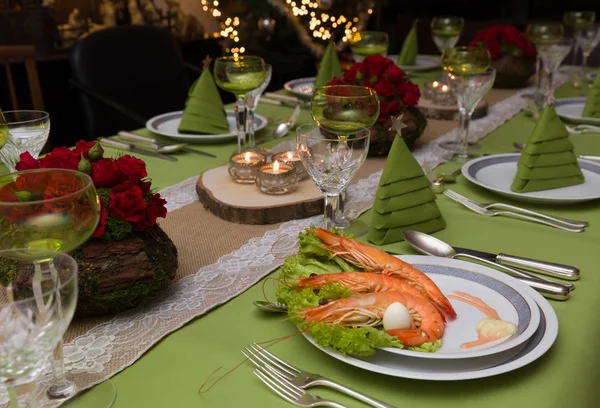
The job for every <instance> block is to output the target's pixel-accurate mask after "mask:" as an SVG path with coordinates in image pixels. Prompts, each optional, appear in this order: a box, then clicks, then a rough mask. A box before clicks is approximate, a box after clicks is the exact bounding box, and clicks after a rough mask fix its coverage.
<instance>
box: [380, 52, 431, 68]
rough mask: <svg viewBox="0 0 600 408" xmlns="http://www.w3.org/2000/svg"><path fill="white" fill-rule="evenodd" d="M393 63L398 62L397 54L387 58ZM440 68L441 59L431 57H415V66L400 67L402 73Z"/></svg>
mask: <svg viewBox="0 0 600 408" xmlns="http://www.w3.org/2000/svg"><path fill="white" fill-rule="evenodd" d="M387 57H388V58H389V59H391V60H392V61H394V63H395V62H396V61H397V60H398V54H390V55H388V56H387ZM441 67H442V59H441V58H440V57H435V56H432V55H417V64H416V65H400V68H402V69H403V70H404V71H430V70H432V69H437V68H441Z"/></svg>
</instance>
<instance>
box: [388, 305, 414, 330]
mask: <svg viewBox="0 0 600 408" xmlns="http://www.w3.org/2000/svg"><path fill="white" fill-rule="evenodd" d="M410 326H411V320H410V313H408V309H407V308H406V306H404V305H403V304H402V303H400V302H394V303H392V304H391V305H389V306H388V307H387V309H385V312H383V328H384V329H385V330H394V329H410Z"/></svg>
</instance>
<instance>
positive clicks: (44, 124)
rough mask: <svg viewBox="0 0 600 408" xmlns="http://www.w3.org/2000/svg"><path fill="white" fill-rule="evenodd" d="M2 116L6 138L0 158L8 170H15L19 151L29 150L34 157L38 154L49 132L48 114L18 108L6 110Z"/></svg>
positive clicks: (0, 151)
mask: <svg viewBox="0 0 600 408" xmlns="http://www.w3.org/2000/svg"><path fill="white" fill-rule="evenodd" d="M4 117H5V120H6V123H7V126H8V139H7V140H6V144H5V147H4V148H3V149H2V150H0V159H1V160H2V162H3V163H4V164H5V165H6V167H8V169H9V170H10V171H15V165H16V164H17V163H18V162H19V160H20V155H21V153H25V152H29V153H30V154H31V155H32V156H33V157H34V158H37V157H38V156H39V154H40V152H41V151H42V149H43V148H44V145H45V144H46V141H47V140H48V135H49V134H50V115H49V114H48V112H44V111H36V110H18V111H6V112H4ZM0 126H1V125H0ZM0 132H1V131H0Z"/></svg>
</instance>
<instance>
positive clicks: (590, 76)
mask: <svg viewBox="0 0 600 408" xmlns="http://www.w3.org/2000/svg"><path fill="white" fill-rule="evenodd" d="M597 76H598V71H592V72H588V73H587V75H586V76H585V77H586V78H587V80H588V81H590V82H594V81H595V80H596V77H597Z"/></svg>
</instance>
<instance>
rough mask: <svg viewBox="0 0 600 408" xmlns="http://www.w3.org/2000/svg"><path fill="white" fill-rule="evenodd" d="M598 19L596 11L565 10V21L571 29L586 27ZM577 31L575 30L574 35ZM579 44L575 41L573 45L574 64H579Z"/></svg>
mask: <svg viewBox="0 0 600 408" xmlns="http://www.w3.org/2000/svg"><path fill="white" fill-rule="evenodd" d="M595 21H596V13H595V12H594V11H565V13H564V14H563V23H564V24H565V26H566V27H569V28H570V29H571V30H576V29H578V28H582V27H585V26H586V25H588V24H594V22H595ZM574 34H575V32H574V31H573V35H574ZM578 48H579V47H578V44H577V43H575V44H574V46H573V62H572V64H573V65H574V66H576V65H577V51H578Z"/></svg>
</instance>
